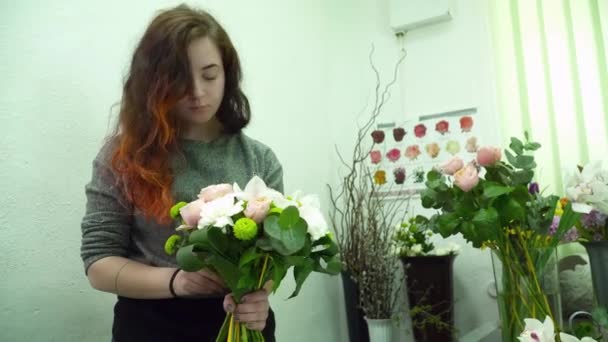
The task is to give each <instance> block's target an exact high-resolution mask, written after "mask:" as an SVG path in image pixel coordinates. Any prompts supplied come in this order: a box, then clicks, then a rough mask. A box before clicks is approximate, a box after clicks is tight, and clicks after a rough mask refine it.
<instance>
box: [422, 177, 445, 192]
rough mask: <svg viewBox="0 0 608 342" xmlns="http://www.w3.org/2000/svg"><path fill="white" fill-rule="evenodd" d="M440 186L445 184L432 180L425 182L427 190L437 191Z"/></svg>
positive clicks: (439, 180)
mask: <svg viewBox="0 0 608 342" xmlns="http://www.w3.org/2000/svg"><path fill="white" fill-rule="evenodd" d="M442 184H445V183H444V182H443V181H442V180H441V179H434V180H430V181H427V182H426V186H427V187H428V188H429V189H433V190H435V189H437V190H439V187H441V185H442Z"/></svg>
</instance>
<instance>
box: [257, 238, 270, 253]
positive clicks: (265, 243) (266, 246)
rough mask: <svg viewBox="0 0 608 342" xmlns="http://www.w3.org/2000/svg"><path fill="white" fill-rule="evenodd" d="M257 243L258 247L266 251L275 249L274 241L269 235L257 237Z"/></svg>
mask: <svg viewBox="0 0 608 342" xmlns="http://www.w3.org/2000/svg"><path fill="white" fill-rule="evenodd" d="M255 245H256V247H258V248H260V249H261V250H264V251H272V249H273V247H272V242H271V241H270V238H269V237H267V236H263V237H261V238H259V239H257V240H256V242H255Z"/></svg>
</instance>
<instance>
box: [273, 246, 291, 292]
mask: <svg viewBox="0 0 608 342" xmlns="http://www.w3.org/2000/svg"><path fill="white" fill-rule="evenodd" d="M288 268H289V267H287V266H286V265H285V262H284V260H283V259H282V257H280V256H276V255H275V256H273V257H272V282H273V285H272V291H273V292H274V291H276V290H277V289H278V288H279V285H280V284H281V281H283V278H285V275H286V274H287V269H288Z"/></svg>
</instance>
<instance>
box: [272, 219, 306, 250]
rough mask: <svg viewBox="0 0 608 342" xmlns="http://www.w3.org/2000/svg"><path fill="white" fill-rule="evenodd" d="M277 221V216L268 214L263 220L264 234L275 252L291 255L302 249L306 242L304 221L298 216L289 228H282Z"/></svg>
mask: <svg viewBox="0 0 608 342" xmlns="http://www.w3.org/2000/svg"><path fill="white" fill-rule="evenodd" d="M286 210H287V209H286ZM283 212H285V210H284V211H283ZM281 215H282V214H281ZM278 221H279V218H278V217H277V216H268V217H266V219H265V220H264V234H265V235H266V236H267V237H268V238H269V240H270V242H271V244H272V246H273V247H274V248H275V249H276V250H277V252H279V253H281V254H283V255H291V254H294V253H295V252H297V251H299V250H300V249H302V247H304V245H305V243H306V234H307V226H306V221H304V220H303V219H302V218H298V221H296V223H295V224H293V225H292V226H291V228H289V229H283V228H282V227H281V226H280V224H279V222H278Z"/></svg>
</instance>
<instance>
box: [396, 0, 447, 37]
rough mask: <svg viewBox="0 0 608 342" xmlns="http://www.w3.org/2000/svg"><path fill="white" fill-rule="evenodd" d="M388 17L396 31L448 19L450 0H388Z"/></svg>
mask: <svg viewBox="0 0 608 342" xmlns="http://www.w3.org/2000/svg"><path fill="white" fill-rule="evenodd" d="M389 18H390V19H389V20H390V25H391V27H392V29H393V30H394V31H395V32H396V33H402V32H408V31H412V30H415V29H418V28H421V27H425V26H429V25H433V24H436V23H440V22H445V21H449V20H451V19H452V15H451V13H450V0H390V1H389Z"/></svg>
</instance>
